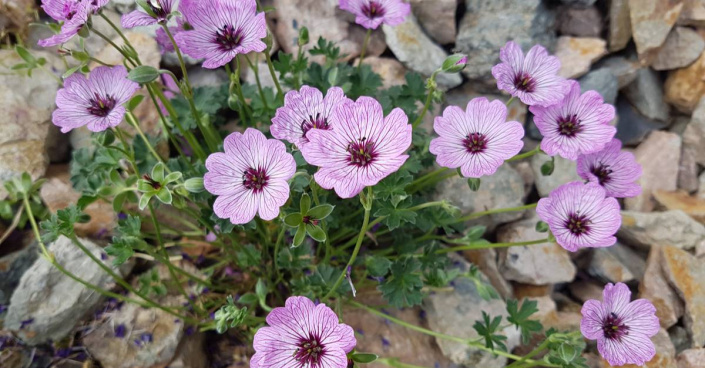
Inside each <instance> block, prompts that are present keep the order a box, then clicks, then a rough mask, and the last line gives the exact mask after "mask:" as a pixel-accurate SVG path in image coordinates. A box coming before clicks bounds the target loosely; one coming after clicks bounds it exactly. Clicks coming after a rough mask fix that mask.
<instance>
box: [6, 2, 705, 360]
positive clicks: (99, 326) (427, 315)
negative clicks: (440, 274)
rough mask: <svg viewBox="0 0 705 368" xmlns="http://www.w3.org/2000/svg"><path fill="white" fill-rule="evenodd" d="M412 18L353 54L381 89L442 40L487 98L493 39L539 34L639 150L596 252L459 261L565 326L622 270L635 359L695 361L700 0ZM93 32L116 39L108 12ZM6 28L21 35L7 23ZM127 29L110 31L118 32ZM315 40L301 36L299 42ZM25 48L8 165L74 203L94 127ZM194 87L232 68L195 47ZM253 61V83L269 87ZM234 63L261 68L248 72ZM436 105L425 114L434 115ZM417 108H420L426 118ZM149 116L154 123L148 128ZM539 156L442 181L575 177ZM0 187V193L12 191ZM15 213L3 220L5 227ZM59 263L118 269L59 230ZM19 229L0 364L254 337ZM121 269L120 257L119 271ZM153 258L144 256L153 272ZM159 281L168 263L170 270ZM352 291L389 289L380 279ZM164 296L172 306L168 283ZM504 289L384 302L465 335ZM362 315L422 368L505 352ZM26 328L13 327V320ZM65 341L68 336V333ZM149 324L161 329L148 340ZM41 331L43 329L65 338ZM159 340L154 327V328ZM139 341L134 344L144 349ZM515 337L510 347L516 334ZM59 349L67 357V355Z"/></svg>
mask: <svg viewBox="0 0 705 368" xmlns="http://www.w3.org/2000/svg"><path fill="white" fill-rule="evenodd" d="M111 3H112V10H111V12H110V14H109V16H110V17H111V18H113V19H115V20H117V19H118V17H119V13H121V12H125V11H127V10H129V9H130V8H131V7H132V6H134V5H133V1H132V0H113V1H111ZM269 3H270V5H273V6H275V7H276V8H277V11H276V12H274V13H272V14H270V16H269V18H270V20H271V22H270V29H271V30H272V31H273V32H274V33H275V35H276V41H277V44H278V47H279V48H280V49H282V50H284V51H286V52H292V51H293V52H296V51H297V50H296V42H295V38H296V37H297V34H298V30H297V28H298V27H299V26H301V25H305V26H307V27H308V28H309V31H310V37H311V39H312V40H316V39H317V38H318V37H319V36H323V37H325V38H326V39H328V40H331V41H335V42H337V44H338V45H339V46H340V47H341V49H342V53H344V54H346V55H347V56H346V58H347V59H350V60H352V59H354V58H356V57H357V56H358V55H359V53H360V50H361V44H362V41H363V38H364V34H365V31H364V30H363V29H362V28H361V27H359V26H357V25H355V24H354V19H353V18H352V17H350V16H349V15H348V14H344V13H343V12H342V11H340V10H339V9H337V6H336V5H337V0H270V1H269ZM411 3H412V7H413V14H414V16H413V17H410V18H409V19H408V20H407V22H406V23H404V24H402V25H400V26H398V27H396V28H388V27H386V26H385V27H383V28H382V29H380V30H378V31H375V32H374V33H373V37H372V41H371V44H370V48H369V49H368V55H369V57H368V58H366V59H365V63H367V64H370V65H371V66H372V67H373V69H374V70H375V71H376V72H378V73H379V74H381V75H382V76H383V78H384V84H385V86H392V85H398V84H403V83H404V75H405V73H407V72H408V71H415V72H419V73H422V74H425V75H429V74H430V73H431V72H433V70H434V69H435V68H437V67H438V66H439V65H440V64H441V62H442V61H443V59H444V58H445V56H447V55H448V54H449V53H450V52H455V51H457V52H463V53H467V54H468V67H467V68H466V69H465V71H464V72H463V75H462V76H460V75H443V76H442V77H443V78H439V83H440V85H441V86H443V88H445V89H447V96H446V101H447V102H446V103H447V104H457V105H462V106H464V105H465V104H466V103H467V101H468V100H469V99H470V98H472V97H475V96H478V95H488V96H491V97H495V98H502V99H504V98H506V97H504V96H499V95H497V92H496V88H495V87H494V86H493V82H494V81H493V79H492V75H491V73H490V69H491V67H492V66H493V65H494V63H495V62H496V61H497V59H498V52H499V48H500V47H501V46H503V45H504V43H505V42H506V41H507V40H510V39H513V40H515V41H517V42H519V43H520V44H521V45H522V46H523V47H524V48H525V49H527V48H528V47H529V46H531V45H533V44H536V43H540V44H542V45H544V46H546V47H547V48H549V49H551V50H552V51H553V52H554V53H555V54H556V55H557V56H558V57H559V58H560V59H561V62H562V64H563V68H562V70H561V74H562V75H564V76H565V77H569V78H575V79H578V80H579V81H580V82H581V86H582V88H583V90H590V89H594V90H597V91H599V92H600V93H601V94H602V95H603V96H604V98H605V100H606V101H607V102H609V103H613V104H615V106H616V108H617V118H616V119H615V121H614V124H616V126H617V128H618V133H617V137H618V138H619V139H621V140H622V141H623V142H624V144H625V146H626V147H627V148H628V149H629V150H631V151H632V152H634V154H635V156H636V158H637V161H638V162H639V163H640V164H641V165H642V166H643V176H642V178H641V180H640V184H641V185H642V187H643V189H644V190H643V193H642V194H641V195H640V196H639V197H636V198H630V199H627V200H625V201H624V203H623V208H624V212H623V226H622V228H621V230H620V231H619V233H618V238H619V243H618V244H617V245H616V246H614V247H610V248H606V249H594V250H584V251H581V252H578V253H576V254H569V253H567V252H566V251H564V250H563V249H562V248H560V247H559V246H558V245H552V244H544V245H538V246H530V247H517V248H511V249H507V250H499V251H495V250H482V251H474V252H466V253H465V254H463V256H464V257H458V261H457V265H458V267H468V262H472V263H474V264H476V265H477V266H478V267H479V268H480V269H481V270H482V272H483V273H484V274H485V276H486V277H487V279H488V280H489V281H490V282H491V283H492V285H493V286H494V287H495V288H496V289H497V290H498V292H499V293H500V294H501V295H502V296H504V297H516V298H523V297H528V298H533V299H536V300H538V301H539V307H540V313H539V318H540V319H541V322H542V323H543V324H544V326H547V327H556V328H559V329H571V330H574V329H577V328H578V327H579V323H580V306H581V304H582V302H584V301H585V300H588V299H601V290H602V285H603V284H604V283H607V282H624V283H627V284H628V285H630V287H632V290H634V291H635V292H636V294H637V295H638V296H639V297H642V298H648V299H650V300H652V301H653V302H654V304H655V305H656V307H657V309H658V312H657V313H658V316H659V318H660V321H661V327H662V329H661V331H660V333H659V334H658V335H656V336H655V337H654V342H655V344H656V347H657V356H656V358H655V359H654V360H653V361H651V362H650V363H648V364H647V367H653V368H656V367H658V368H663V367H678V368H695V367H705V349H703V346H705V267H703V265H702V261H703V258H704V257H705V172H703V169H704V168H705V1H702V0H597V1H596V0H560V1H559V0H552V1H549V0H543V1H542V0H493V1H486V0H465V1H461V0H411ZM34 10H36V8H35V4H34V1H33V0H1V1H0V28H1V29H3V30H6V31H9V32H13V34H19V35H23V36H25V37H26V44H28V45H34V44H36V40H37V39H39V38H43V35H44V33H43V32H45V30H43V29H41V28H37V27H32V28H30V27H28V22H29V21H31V20H32V19H33V12H34ZM103 31H104V33H106V34H108V35H111V36H112V37H117V35H116V34H115V33H113V32H111V30H110V29H105V30H103ZM151 32H153V30H149V29H136V30H134V31H133V32H128V33H127V34H128V37H129V38H130V40H131V42H132V43H133V44H134V45H135V46H136V48H137V49H138V52H139V54H140V57H141V58H142V60H143V61H145V64H149V65H153V66H158V65H162V66H163V67H171V68H173V67H175V66H176V64H175V62H176V59H175V57H174V56H173V55H168V54H167V55H161V54H160V53H159V51H158V49H157V44H156V42H155V41H154V40H153V39H152V37H151ZM3 37H5V38H7V39H3V40H2V41H3V44H9V42H12V40H13V38H12V37H14V36H8V33H7V32H4V31H0V38H3ZM116 42H118V43H120V40H118V39H116ZM310 46H311V45H309V47H310ZM87 47H88V49H89V50H91V52H93V53H94V54H96V55H100V57H99V58H100V59H101V60H104V61H107V62H113V63H116V64H117V63H119V57H118V55H117V54H116V53H115V52H114V50H112V49H111V48H109V47H106V45H105V43H104V42H103V41H102V40H100V39H97V38H90V39H89V41H88V42H87ZM32 52H33V53H34V54H35V55H37V56H38V57H39V56H41V57H44V58H46V59H47V61H48V62H47V68H48V69H49V70H50V71H52V72H54V73H57V74H61V73H62V72H63V71H64V70H65V66H64V65H63V64H62V62H61V61H60V59H58V58H57V56H56V55H55V53H54V52H53V51H52V50H33V51H32ZM19 62H20V59H19V58H18V57H17V56H15V54H14V51H12V50H10V49H0V86H2V89H1V90H0V111H2V112H3V114H2V116H1V117H0V180H3V181H4V180H7V179H9V178H11V177H13V176H16V175H18V174H20V173H22V172H24V171H29V172H30V173H31V174H32V176H33V177H34V178H38V177H47V178H49V181H48V182H47V183H46V184H45V185H44V188H43V189H42V191H41V197H42V199H43V200H44V202H45V204H46V206H47V208H48V209H49V210H50V211H52V212H53V211H56V210H57V209H61V208H63V207H65V206H67V205H68V204H69V203H72V202H75V201H76V200H77V199H78V197H79V194H78V193H76V192H74V191H73V189H72V188H71V185H70V182H69V179H68V178H69V175H70V173H69V167H68V165H67V163H68V161H69V154H70V151H71V150H72V149H76V148H79V147H83V146H85V145H87V144H89V143H90V139H88V138H89V134H88V132H87V131H86V130H75V131H73V132H71V134H70V135H68V136H66V135H62V134H60V133H59V132H58V129H57V128H56V127H54V126H53V125H52V124H51V122H50V118H51V112H52V110H53V108H54V97H55V94H56V90H57V88H58V87H57V83H56V82H55V81H54V79H52V78H49V77H47V75H46V74H43V73H42V71H36V72H35V73H34V74H33V75H32V77H26V76H21V75H18V74H17V73H15V72H14V71H12V70H11V69H10V68H11V67H12V65H14V64H17V63H19ZM190 64H191V69H192V70H191V72H190V75H191V80H192V82H193V83H194V84H196V85H214V84H219V83H223V82H226V81H227V77H226V76H225V74H224V72H223V71H222V70H219V71H207V70H205V69H201V68H200V67H199V66H198V63H197V61H195V60H191V61H190ZM266 77H267V75H266V73H265V74H264V79H265V80H264V83H265V85H268V84H271V80H270V81H267V78H266ZM244 78H245V80H248V81H253V79H254V78H253V74H252V73H251V72H245V73H244ZM511 107H512V118H513V119H514V120H519V121H523V122H525V124H526V128H527V138H526V145H525V146H526V149H532V148H534V147H535V146H536V144H538V139H540V135H539V133H538V130H537V129H536V128H535V127H534V126H533V123H532V116H531V114H530V113H529V112H528V110H527V108H526V107H525V106H523V105H521V104H520V103H519V102H515V103H514V104H513V105H512V106H511ZM142 108H143V110H142V111H139V115H140V117H141V121H143V122H145V123H146V124H148V126H147V127H146V130H147V131H148V132H150V131H152V132H153V131H154V130H155V129H157V128H158V127H157V124H156V119H157V114H156V111H155V110H154V109H150V108H149V106H148V105H147V104H143V106H142ZM438 111H439V109H436V111H435V113H438ZM430 121H431V120H430V119H428V121H427V123H430ZM150 124H151V125H150ZM545 160H546V157H545V156H544V157H541V156H535V157H534V158H533V159H529V160H526V161H525V162H518V163H516V164H513V165H512V166H503V167H502V168H500V170H499V171H498V172H497V174H496V175H494V176H492V177H490V178H486V179H485V178H483V182H482V186H481V188H480V191H478V192H471V191H470V190H469V189H468V186H467V183H466V182H465V181H464V180H461V179H459V178H454V179H449V180H447V181H446V182H443V183H442V184H441V185H440V186H439V187H438V193H437V196H438V197H439V198H444V199H449V200H451V201H452V203H453V204H455V205H457V206H459V207H460V208H461V209H462V210H463V212H464V213H467V212H472V211H477V210H484V209H487V208H499V207H512V206H517V205H521V204H523V203H531V202H533V201H535V200H536V199H537V198H538V197H539V196H546V195H547V194H548V193H549V192H550V191H551V190H552V189H554V188H556V187H557V186H558V185H560V184H562V183H565V182H568V181H572V180H579V178H578V177H577V174H576V173H575V163H574V162H570V161H566V160H563V159H561V158H560V157H557V158H556V168H555V171H554V174H553V175H552V176H542V175H541V173H540V167H541V164H542V163H543V162H544V161H545ZM3 191H4V189H2V188H0V198H2V197H4V196H5V195H6V194H5V193H4V192H3ZM87 212H88V213H89V214H90V215H91V221H90V222H89V223H87V224H83V225H82V227H81V228H80V229H78V230H79V231H78V232H79V235H80V236H82V237H84V238H85V239H84V240H85V244H86V246H87V247H88V248H89V249H91V251H93V252H94V254H96V256H102V255H103V253H102V251H101V246H104V245H105V244H106V243H107V240H108V239H109V234H110V230H111V229H112V228H113V227H114V226H115V223H116V220H117V215H116V214H115V213H113V212H112V210H111V208H110V206H109V205H108V206H107V207H106V206H105V205H102V204H99V203H95V204H92V205H91V206H89V207H88V209H87ZM475 223H479V224H483V225H485V226H488V228H489V229H490V230H491V234H490V236H491V238H493V239H497V240H498V241H502V242H509V241H526V240H534V239H538V238H541V237H543V235H542V234H539V233H536V232H535V230H534V224H535V220H534V219H532V218H531V217H530V214H529V213H526V214H522V213H513V214H500V215H494V216H491V217H488V218H483V219H481V220H478V221H476V222H475ZM8 226H9V223H5V224H0V230H2V231H1V233H4V232H5V230H6V229H7V227H8ZM51 250H52V251H53V252H54V253H55V254H56V255H57V257H58V258H60V260H61V263H62V264H65V265H66V268H67V269H69V270H70V271H73V272H75V273H77V274H79V275H80V276H82V277H83V278H85V279H87V280H90V281H92V282H93V283H95V284H100V285H103V286H104V287H110V282H111V281H110V278H109V277H108V276H107V275H106V274H105V273H103V272H102V270H100V268H98V267H97V266H95V265H93V264H91V263H90V262H88V260H87V259H86V258H85V257H82V256H81V254H80V253H77V251H76V249H75V248H73V247H71V246H69V243H68V242H67V240H66V239H60V240H58V241H57V242H55V243H54V244H52V245H51ZM37 258H38V257H37V247H36V244H35V243H33V242H32V240H31V239H30V235H29V233H26V234H25V233H24V232H22V231H14V232H13V233H12V234H11V236H10V237H9V238H8V239H7V240H5V241H4V242H3V243H2V244H1V245H0V326H2V324H3V321H2V319H4V327H3V328H4V329H5V331H0V349H1V350H0V366H2V367H20V366H23V365H25V366H26V365H28V364H30V363H29V362H33V363H32V364H33V366H36V367H45V366H47V365H48V364H50V363H51V362H55V363H57V366H60V367H81V366H82V363H79V361H82V360H85V359H86V358H87V357H90V360H92V361H95V362H100V363H101V364H102V365H103V366H104V367H106V368H113V367H165V366H167V365H168V366H169V367H171V368H175V367H185V368H186V367H188V368H200V367H245V366H247V363H246V362H247V355H248V353H251V351H250V350H249V349H248V348H247V347H245V346H242V345H240V343H239V342H238V338H237V336H225V337H218V338H216V336H214V335H210V334H208V335H203V334H199V333H196V332H195V331H193V329H192V328H189V327H188V326H184V325H182V324H179V323H175V321H174V320H173V318H172V317H170V316H169V315H166V314H164V313H162V312H160V311H155V310H147V309H144V308H141V307H138V306H127V305H126V306H118V305H117V304H116V303H115V301H113V300H107V301H106V300H104V299H102V298H100V297H98V296H97V295H96V294H94V293H91V292H90V291H89V290H87V289H85V288H83V287H82V286H80V285H78V284H76V283H74V282H72V281H71V280H68V279H66V278H64V277H63V276H61V275H60V274H58V272H57V271H56V270H53V269H52V268H51V267H48V265H47V264H46V263H45V262H43V261H42V260H38V259H37ZM118 271H119V272H122V273H123V274H128V273H129V272H130V269H129V268H126V269H121V270H118ZM162 271H163V270H155V272H162ZM164 277H165V278H168V275H166V274H165V275H164ZM358 297H359V298H360V299H363V300H365V301H367V302H368V303H370V304H375V303H381V300H380V299H379V298H378V296H377V295H376V294H375V293H369V292H364V291H363V292H361V295H359V296H358ZM163 303H165V304H168V305H178V304H183V303H184V300H181V299H180V297H179V296H177V294H175V293H174V294H171V293H169V294H168V295H166V296H164V300H163ZM503 306H504V304H503V303H502V302H501V301H490V302H488V301H484V300H483V299H482V298H480V296H479V294H478V291H477V289H476V287H475V286H474V284H473V283H472V282H466V280H463V281H458V282H456V283H454V285H453V287H452V288H450V289H449V290H439V291H435V292H432V293H431V294H430V295H429V296H428V297H427V298H426V300H425V302H424V304H423V306H422V307H421V308H416V309H407V310H401V311H394V310H389V311H388V312H389V313H390V314H392V315H395V316H397V317H399V318H402V319H404V320H407V321H410V322H412V323H416V324H421V325H426V326H428V327H430V328H431V329H433V330H435V331H439V332H442V333H447V334H451V335H454V336H460V337H468V338H471V337H475V335H474V334H475V331H474V330H473V329H472V328H471V326H472V323H473V321H474V320H475V319H478V318H480V312H481V310H486V311H488V312H490V314H492V315H499V314H502V313H504V307H503ZM344 318H345V321H346V322H347V323H349V324H351V325H353V326H354V327H355V329H356V330H357V331H358V332H359V338H358V341H359V343H358V349H359V350H361V351H365V352H374V353H378V354H380V355H383V356H385V357H400V358H401V361H403V362H405V363H409V364H415V365H420V366H426V367H444V368H445V367H483V368H485V367H487V368H493V367H503V366H504V364H505V360H504V359H503V358H498V357H493V356H491V355H488V354H487V353H484V352H481V351H476V350H472V349H468V348H467V347H465V346H462V345H459V344H455V343H448V342H447V341H442V340H438V341H436V340H435V339H433V338H430V337H428V336H425V335H421V334H418V333H415V332H410V331H408V330H406V329H404V328H402V327H399V326H396V325H391V324H389V323H385V322H384V321H383V320H382V319H377V318H376V317H370V316H369V315H366V314H364V313H363V312H361V311H359V310H348V311H345V313H344ZM506 332H507V334H508V335H509V336H510V339H509V345H510V346H516V345H518V338H517V332H516V331H514V330H511V331H510V330H507V331H506ZM13 335H15V336H19V337H21V338H22V340H23V342H22V343H20V342H18V341H17V340H15V339H14V338H12V337H11V336H13ZM74 338H77V339H75V340H74ZM147 340H152V341H153V342H154V343H150V344H143V343H142V342H145V341H147ZM59 341H61V344H58V345H57V344H55V345H53V347H52V344H51V343H52V342H59ZM157 342H158V343H157ZM145 346H146V347H145ZM524 348H525V347H520V348H519V349H524ZM590 351H593V352H588V353H586V354H587V356H588V357H589V358H590V359H589V360H590V364H591V366H592V367H608V366H609V365H608V364H607V363H605V362H603V361H601V360H600V359H599V356H598V355H596V354H595V353H594V346H593V347H590ZM66 357H70V359H66Z"/></svg>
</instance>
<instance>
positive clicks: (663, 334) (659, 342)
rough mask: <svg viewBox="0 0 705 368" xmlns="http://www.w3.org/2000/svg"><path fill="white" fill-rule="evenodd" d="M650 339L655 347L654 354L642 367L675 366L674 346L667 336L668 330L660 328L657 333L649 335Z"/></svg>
mask: <svg viewBox="0 0 705 368" xmlns="http://www.w3.org/2000/svg"><path fill="white" fill-rule="evenodd" d="M651 341H652V342H653V343H654V347H655V348H656V354H655V355H654V357H653V358H651V360H650V361H649V362H648V363H647V364H646V365H644V367H654V368H662V367H663V368H666V367H669V368H670V367H675V366H676V348H675V346H673V342H672V341H671V339H670V337H669V336H668V331H666V330H665V329H663V328H662V329H660V330H659V331H658V333H657V334H656V335H654V336H652V337H651Z"/></svg>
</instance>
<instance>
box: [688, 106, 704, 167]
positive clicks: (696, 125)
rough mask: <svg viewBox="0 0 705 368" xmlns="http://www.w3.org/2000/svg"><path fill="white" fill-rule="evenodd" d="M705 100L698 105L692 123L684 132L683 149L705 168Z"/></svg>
mask: <svg viewBox="0 0 705 368" xmlns="http://www.w3.org/2000/svg"><path fill="white" fill-rule="evenodd" d="M703 147H705V98H702V99H701V100H700V102H699V103H698V105H697V107H696V108H695V111H693V116H692V118H691V119H690V123H689V124H688V126H687V127H686V128H685V131H684V132H683V149H684V150H687V151H688V152H689V153H691V154H692V155H693V160H694V161H695V162H696V163H698V164H700V165H702V166H705V149H703Z"/></svg>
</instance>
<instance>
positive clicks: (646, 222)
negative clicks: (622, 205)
mask: <svg viewBox="0 0 705 368" xmlns="http://www.w3.org/2000/svg"><path fill="white" fill-rule="evenodd" d="M617 237H618V238H619V239H620V240H621V241H624V242H625V243H627V244H630V245H633V246H635V247H638V248H640V249H649V248H650V247H653V246H660V245H672V246H675V247H678V248H681V249H686V250H691V249H699V248H703V247H705V226H703V225H702V224H700V223H698V222H697V221H695V220H694V219H693V218H691V217H690V216H688V215H687V214H686V213H685V212H683V211H680V210H675V211H666V212H652V213H642V212H633V211H623V212H622V227H620V229H619V231H618V232H617Z"/></svg>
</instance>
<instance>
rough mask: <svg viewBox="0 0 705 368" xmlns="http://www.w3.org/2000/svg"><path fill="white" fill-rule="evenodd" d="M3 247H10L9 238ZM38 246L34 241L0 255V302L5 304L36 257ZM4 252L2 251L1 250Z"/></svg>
mask: <svg viewBox="0 0 705 368" xmlns="http://www.w3.org/2000/svg"><path fill="white" fill-rule="evenodd" d="M6 242H7V243H5V244H4V246H3V248H4V247H10V248H11V247H12V246H11V245H10V244H9V240H6ZM38 251H39V248H38V247H37V244H36V243H32V244H31V245H29V246H25V247H22V248H21V249H20V250H18V251H15V252H12V253H10V254H6V255H4V256H2V257H0V304H1V305H6V304H7V303H8V302H9V301H10V297H11V296H12V293H13V292H14V291H15V288H17V284H19V282H20V278H22V275H24V273H25V271H27V269H28V268H29V267H31V266H32V264H33V263H34V261H35V260H36V259H37V254H38V253H37V252H38ZM3 253H4V252H3Z"/></svg>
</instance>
